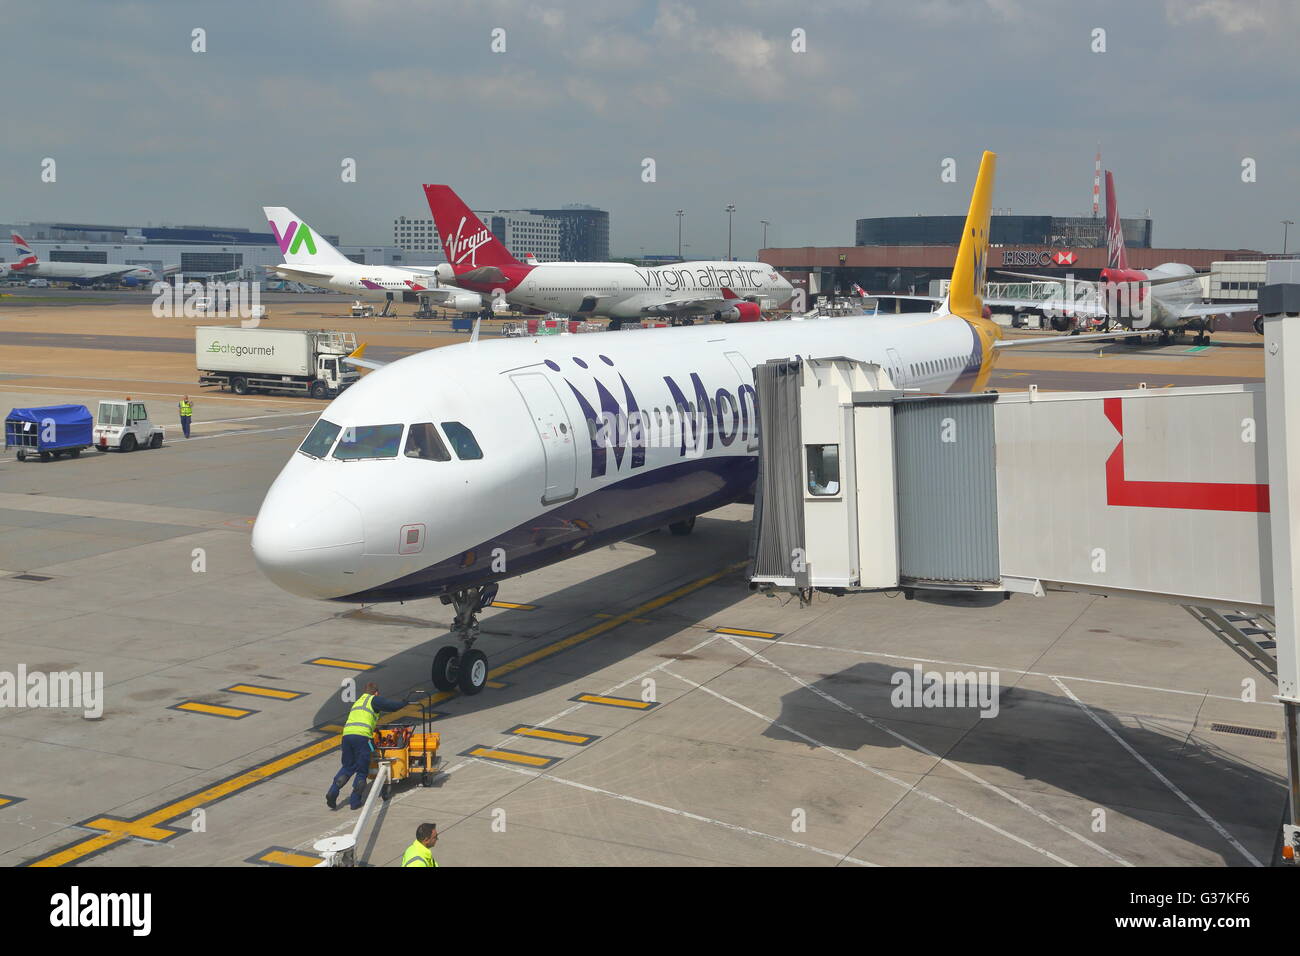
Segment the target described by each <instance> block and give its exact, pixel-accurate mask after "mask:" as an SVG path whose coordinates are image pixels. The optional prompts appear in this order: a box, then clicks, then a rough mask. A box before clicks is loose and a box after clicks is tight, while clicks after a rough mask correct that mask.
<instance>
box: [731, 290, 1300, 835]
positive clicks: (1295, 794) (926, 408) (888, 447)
mask: <svg viewBox="0 0 1300 956" xmlns="http://www.w3.org/2000/svg"><path fill="white" fill-rule="evenodd" d="M1297 280H1300V276H1297ZM1261 303H1262V304H1264V303H1272V314H1271V315H1270V314H1269V313H1268V312H1267V310H1265V311H1266V315H1267V316H1268V317H1266V319H1265V322H1264V329H1265V342H1264V349H1265V372H1266V379H1265V382H1264V383H1263V384H1251V385H1224V386H1209V387H1191V388H1163V389H1147V388H1145V387H1143V388H1138V389H1133V390H1125V391H1106V392H1066V393H1044V392H1039V391H1038V390H1036V389H1034V388H1030V390H1029V391H1028V392H1027V393H1016V394H998V393H993V392H990V393H986V394H980V395H920V394H916V393H913V392H903V391H899V390H897V389H894V388H893V387H892V382H891V380H890V377H889V375H888V370H887V369H883V368H881V367H878V366H875V365H871V364H868V363H862V362H856V361H853V360H849V359H843V358H825V359H803V360H795V361H787V360H780V361H773V362H768V363H766V364H764V365H761V366H759V367H758V368H757V369H755V385H756V389H757V392H758V396H759V408H760V410H761V416H760V419H761V436H760V439H761V440H760V450H759V481H758V486H757V489H756V498H755V509H754V524H755V527H754V535H753V540H752V546H751V556H750V569H749V574H750V581H751V587H754V588H757V589H762V590H771V589H778V590H791V591H795V592H797V593H798V594H799V595H800V597H801V599H803V600H804V601H807V600H809V599H810V598H811V595H812V592H814V591H823V592H829V593H834V594H843V593H846V592H850V591H857V590H863V591H871V590H896V589H898V590H903V591H904V592H905V593H908V594H909V596H910V594H911V593H914V592H915V590H917V589H927V588H928V589H941V590H947V591H951V590H962V589H971V590H988V591H1000V592H1003V593H1005V594H1006V596H1007V597H1011V596H1012V595H1013V594H1023V595H1032V596H1036V597H1042V596H1043V595H1044V594H1045V593H1046V592H1047V591H1051V590H1062V591H1084V592H1090V593H1096V594H1105V595H1128V596H1131V597H1139V598H1148V599H1153V600H1158V601H1166V602H1169V603H1171V604H1179V605H1183V606H1185V607H1186V608H1187V609H1188V610H1189V611H1190V612H1191V613H1192V615H1193V616H1194V617H1196V618H1197V619H1198V620H1200V621H1201V622H1202V623H1203V624H1205V625H1206V626H1207V627H1208V628H1209V629H1210V630H1211V631H1212V632H1214V633H1215V634H1216V635H1217V636H1219V637H1221V638H1222V639H1224V640H1225V642H1227V643H1228V644H1229V646H1231V647H1233V649H1234V650H1235V651H1236V652H1237V653H1239V654H1241V655H1242V656H1243V657H1245V658H1246V659H1247V660H1249V661H1251V663H1252V666H1256V667H1257V668H1258V669H1260V670H1261V671H1262V672H1264V673H1265V674H1266V676H1269V677H1270V679H1273V680H1274V681H1275V682H1276V683H1277V685H1278V694H1277V697H1278V699H1279V701H1280V702H1281V703H1282V705H1283V711H1284V723H1285V727H1286V743H1287V759H1288V771H1289V781H1288V782H1289V790H1290V794H1291V809H1290V813H1289V818H1288V821H1289V822H1288V823H1287V825H1286V826H1285V827H1284V837H1283V845H1284V849H1283V854H1284V856H1285V857H1286V858H1287V859H1288V860H1291V861H1294V858H1295V853H1296V852H1297V850H1300V751H1298V749H1297V742H1298V736H1297V706H1298V705H1300V661H1298V660H1297V653H1296V635H1297V631H1298V630H1300V608H1298V607H1297V584H1298V583H1300V561H1297V556H1296V554H1295V547H1296V544H1295V542H1296V541H1297V540H1300V537H1298V536H1297V529H1296V524H1297V522H1300V412H1297V411H1296V409H1300V284H1294V285H1275V286H1273V287H1271V290H1270V288H1269V287H1266V288H1265V290H1263V292H1262V294H1261ZM1288 410H1290V414H1288ZM1274 651H1275V654H1274V653H1270V652H1274Z"/></svg>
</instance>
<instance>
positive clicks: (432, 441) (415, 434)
mask: <svg viewBox="0 0 1300 956" xmlns="http://www.w3.org/2000/svg"><path fill="white" fill-rule="evenodd" d="M404 454H405V455H406V457H407V458H423V459H424V460H425V461H451V453H450V452H448V451H447V446H446V445H444V444H443V443H442V439H441V438H440V437H438V429H436V428H434V427H433V422H420V423H418V424H415V425H412V426H411V430H410V431H409V432H407V433H406V451H405V452H404Z"/></svg>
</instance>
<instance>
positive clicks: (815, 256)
mask: <svg viewBox="0 0 1300 956" xmlns="http://www.w3.org/2000/svg"><path fill="white" fill-rule="evenodd" d="M963 222H964V218H963V217H961V216H891V217H884V218H876V219H859V220H857V222H856V224H855V238H856V243H855V244H854V245H852V246H800V247H792V248H781V249H775V248H773V249H764V250H762V251H761V252H760V253H759V257H760V258H761V259H762V260H763V261H764V262H768V263H771V264H772V265H773V266H775V267H776V268H777V270H778V271H780V272H781V274H782V275H784V276H785V277H786V278H787V279H788V280H790V282H791V283H792V284H793V285H794V287H795V289H802V290H803V291H804V292H805V294H806V295H807V296H808V300H809V304H810V305H811V304H812V303H813V301H815V299H814V297H816V296H819V295H835V294H845V295H847V294H849V293H850V292H851V291H852V288H853V286H854V285H858V286H861V287H862V288H863V289H865V290H866V291H867V292H871V293H890V292H894V293H897V294H899V295H930V294H934V292H933V290H934V289H935V288H936V287H938V284H939V281H940V280H945V279H950V278H951V277H952V266H953V257H954V255H955V254H956V249H957V244H958V241H959V239H960V237H961V228H962V223H963ZM1121 223H1122V224H1123V230H1124V244H1125V246H1126V248H1127V249H1128V260H1129V265H1130V266H1131V267H1132V268H1135V269H1151V268H1154V267H1155V266H1158V265H1160V264H1161V263H1165V262H1183V263H1186V264H1188V265H1190V266H1192V267H1193V268H1195V269H1196V270H1197V271H1198V272H1208V271H1210V270H1211V268H1212V267H1213V266H1214V265H1215V264H1216V263H1224V262H1233V263H1244V262H1255V263H1259V262H1260V261H1261V260H1263V259H1265V258H1267V257H1266V256H1264V255H1263V254H1262V253H1260V252H1259V251H1257V250H1254V249H1161V248H1156V247H1154V246H1153V245H1152V237H1153V235H1154V223H1153V221H1152V220H1151V219H1150V218H1149V217H1148V218H1145V219H1123V220H1121ZM990 233H991V239H992V243H991V245H990V247H989V259H988V269H989V275H988V277H989V281H991V282H996V281H999V279H1000V277H999V275H998V270H1000V269H1008V270H1012V271H1017V272H1033V273H1035V274H1040V275H1045V276H1052V277H1060V278H1062V279H1064V278H1066V277H1067V276H1070V275H1073V276H1074V277H1075V278H1076V279H1079V280H1096V279H1098V278H1100V275H1101V270H1102V269H1104V268H1106V231H1105V220H1104V219H1100V218H1097V219H1094V218H1091V217H1083V216H1079V217H1068V216H1010V215H1000V216H993V217H992V218H991V220H990ZM1238 271H1239V270H1238ZM1248 271H1250V278H1249V279H1246V278H1244V277H1243V278H1242V279H1237V280H1235V283H1234V287H1233V288H1232V289H1231V290H1229V289H1227V288H1226V286H1225V285H1224V284H1222V283H1220V284H1215V285H1212V286H1211V287H1210V288H1209V289H1208V290H1207V291H1208V292H1209V295H1210V297H1211V300H1212V301H1231V300H1232V299H1234V298H1235V299H1238V300H1240V299H1242V298H1253V288H1252V289H1250V294H1249V295H1246V294H1241V292H1242V291H1244V290H1245V287H1244V286H1242V289H1241V290H1239V289H1238V288H1237V287H1236V284H1237V283H1241V282H1245V281H1254V282H1257V281H1258V279H1256V278H1255V277H1254V272H1255V271H1259V267H1256V268H1254V269H1252V270H1248Z"/></svg>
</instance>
